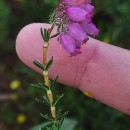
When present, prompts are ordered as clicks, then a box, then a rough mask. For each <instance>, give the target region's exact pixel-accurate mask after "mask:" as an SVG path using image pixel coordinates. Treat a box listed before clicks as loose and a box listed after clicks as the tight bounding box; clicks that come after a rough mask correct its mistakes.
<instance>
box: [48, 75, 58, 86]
mask: <svg viewBox="0 0 130 130" xmlns="http://www.w3.org/2000/svg"><path fill="white" fill-rule="evenodd" d="M57 79H58V76H56V77H55V78H54V80H53V81H52V83H51V85H50V87H52V86H53V85H54V84H55V83H56V82H57Z"/></svg>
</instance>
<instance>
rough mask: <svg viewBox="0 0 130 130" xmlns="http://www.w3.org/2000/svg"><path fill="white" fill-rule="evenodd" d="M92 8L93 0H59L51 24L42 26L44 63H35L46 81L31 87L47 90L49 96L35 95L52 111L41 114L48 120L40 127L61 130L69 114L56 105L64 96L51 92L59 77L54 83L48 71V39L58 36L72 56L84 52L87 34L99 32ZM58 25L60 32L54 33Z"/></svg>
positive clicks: (48, 129)
mask: <svg viewBox="0 0 130 130" xmlns="http://www.w3.org/2000/svg"><path fill="white" fill-rule="evenodd" d="M93 11H94V6H92V5H91V1H90V0H88V1H87V0H59V1H58V4H57V6H56V9H55V10H54V11H53V13H52V14H51V16H50V23H51V27H50V28H49V29H46V28H44V29H43V28H41V29H40V31H41V36H42V39H43V63H42V64H41V63H39V62H38V61H34V62H33V63H34V65H36V66H37V67H38V68H40V69H42V71H43V79H44V82H43V83H38V84H31V86H33V87H36V88H38V89H41V90H44V91H46V95H44V96H43V98H42V99H38V98H36V101H37V102H40V103H43V104H45V105H47V106H48V107H49V109H50V113H51V114H45V115H44V114H42V113H40V115H41V116H42V117H44V118H45V119H47V120H48V121H49V122H48V123H47V125H45V126H44V127H41V128H40V129H39V130H45V129H46V130H60V128H61V126H62V123H63V121H64V118H65V116H66V115H67V114H68V111H66V112H62V111H61V110H60V109H58V108H57V104H58V103H59V101H60V99H61V98H62V97H63V95H58V96H56V97H55V95H54V93H53V91H52V87H53V86H54V85H55V83H56V81H57V80H58V76H56V77H55V78H54V80H53V81H52V82H50V80H49V77H48V71H49V69H50V67H51V65H52V64H53V56H52V57H51V58H50V59H49V60H47V53H48V47H49V40H50V39H52V38H54V37H56V36H58V39H57V40H59V43H60V44H61V46H62V47H63V48H64V49H65V50H66V51H67V52H68V53H69V54H70V55H71V56H76V55H78V54H80V53H82V52H81V51H80V48H81V45H82V44H85V43H86V42H87V41H88V40H89V37H88V35H92V36H96V35H98V33H99V30H98V29H97V27H96V26H95V25H94V24H93V23H92V17H93ZM55 27H56V28H57V33H56V34H54V35H52V31H53V29H54V28H55ZM88 95H89V96H90V95H91V94H88Z"/></svg>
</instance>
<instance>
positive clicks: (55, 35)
mask: <svg viewBox="0 0 130 130" xmlns="http://www.w3.org/2000/svg"><path fill="white" fill-rule="evenodd" d="M59 34H60V33H56V34H54V35H52V36H51V37H50V38H54V37H57V36H58V35H59Z"/></svg>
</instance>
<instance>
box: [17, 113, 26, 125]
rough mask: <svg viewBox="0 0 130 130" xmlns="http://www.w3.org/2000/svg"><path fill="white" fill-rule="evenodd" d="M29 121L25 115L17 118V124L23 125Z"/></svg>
mask: <svg viewBox="0 0 130 130" xmlns="http://www.w3.org/2000/svg"><path fill="white" fill-rule="evenodd" d="M26 120H27V118H26V116H25V115H24V114H19V115H18V116H17V118H16V121H17V123H19V124H23V123H25V122H26Z"/></svg>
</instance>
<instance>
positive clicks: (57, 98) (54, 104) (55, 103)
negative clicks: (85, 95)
mask: <svg viewBox="0 0 130 130" xmlns="http://www.w3.org/2000/svg"><path fill="white" fill-rule="evenodd" d="M63 96H64V94H62V95H61V96H57V97H56V100H55V102H54V103H53V106H56V105H57V103H58V102H59V100H60V99H61V98H62V97H63Z"/></svg>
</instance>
